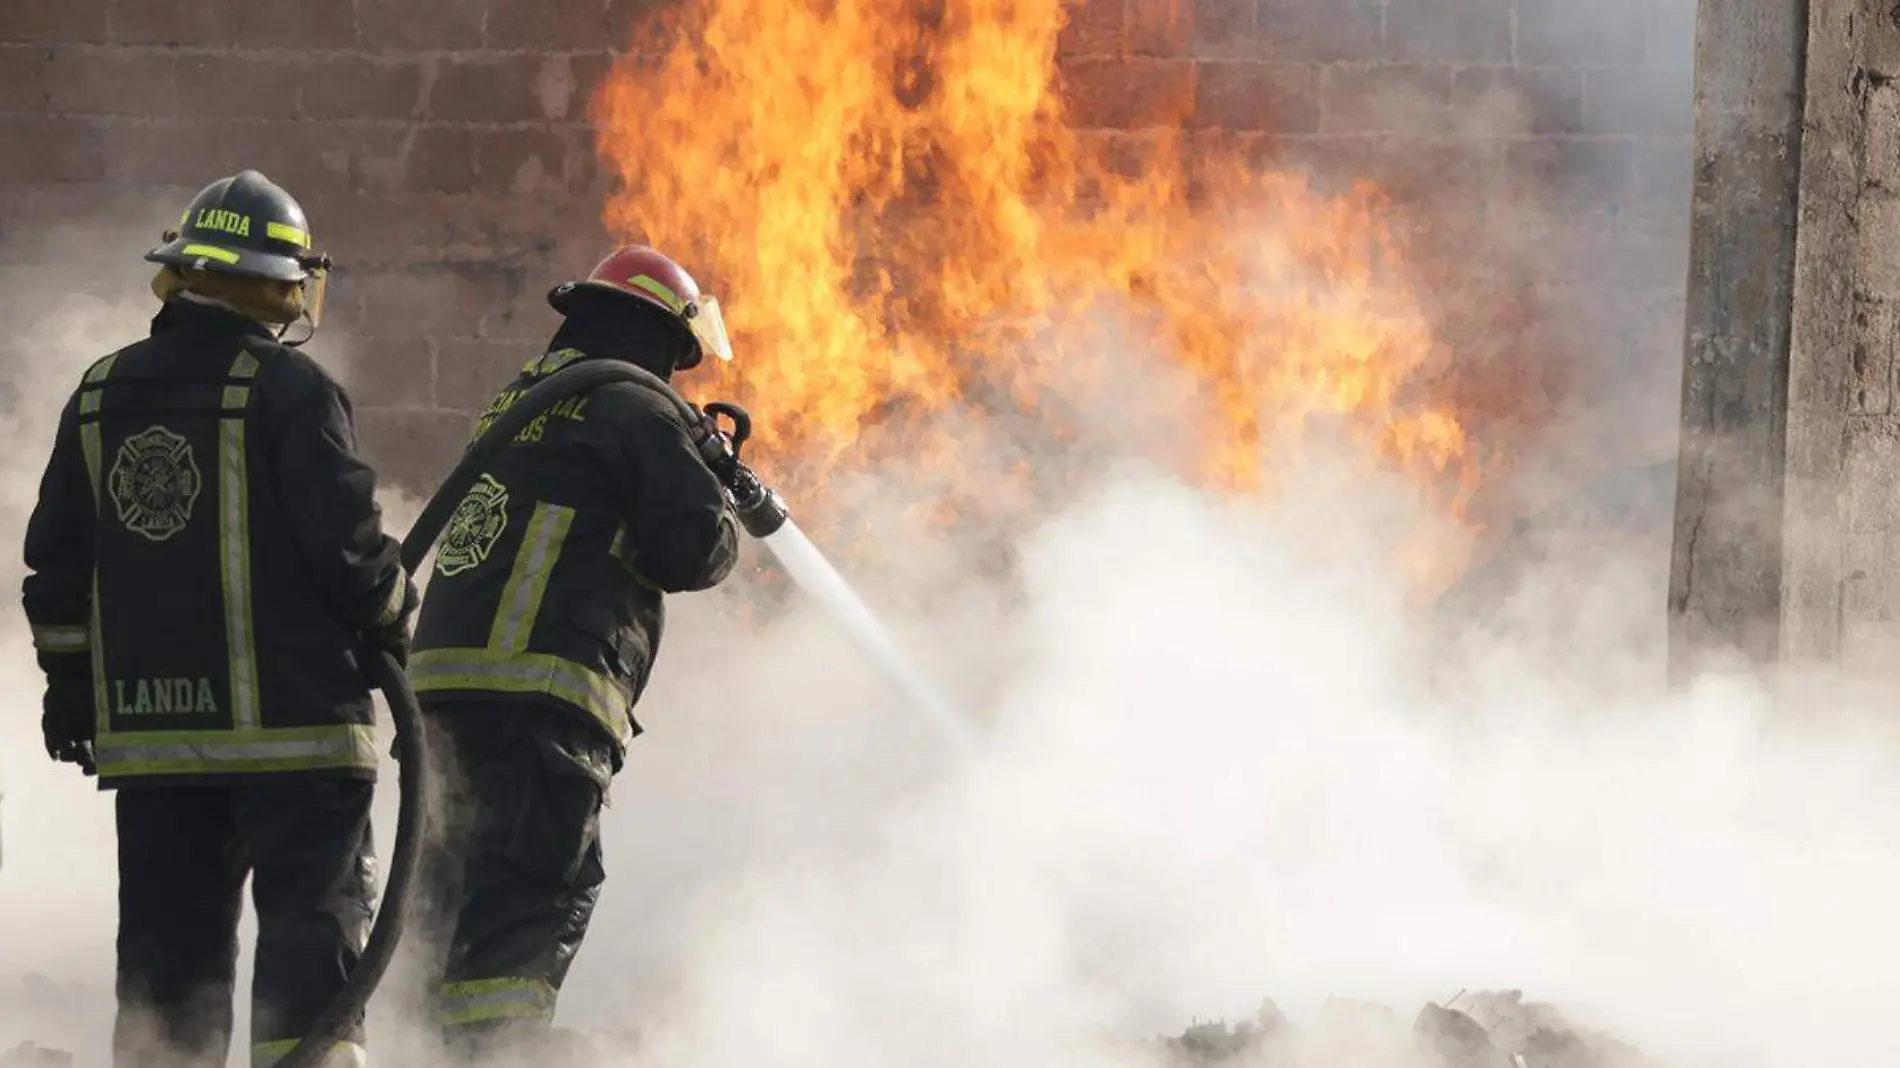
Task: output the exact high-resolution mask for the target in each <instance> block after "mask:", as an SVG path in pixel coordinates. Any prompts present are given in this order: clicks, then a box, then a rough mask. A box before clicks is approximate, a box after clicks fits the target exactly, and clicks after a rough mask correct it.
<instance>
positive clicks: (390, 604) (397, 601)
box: [376, 566, 409, 627]
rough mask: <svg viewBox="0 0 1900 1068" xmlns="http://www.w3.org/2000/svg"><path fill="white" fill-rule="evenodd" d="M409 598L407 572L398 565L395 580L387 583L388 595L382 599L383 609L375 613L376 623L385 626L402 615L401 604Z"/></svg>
mask: <svg viewBox="0 0 1900 1068" xmlns="http://www.w3.org/2000/svg"><path fill="white" fill-rule="evenodd" d="M408 599H409V572H408V571H406V570H404V569H403V568H402V567H400V566H398V567H397V568H396V581H394V582H392V583H390V584H389V596H388V597H387V598H385V599H384V600H383V610H382V611H381V612H378V613H376V625H377V626H378V627H387V626H389V625H390V624H391V623H394V622H395V621H396V619H397V617H399V616H401V615H402V605H403V602H404V601H407V600H408Z"/></svg>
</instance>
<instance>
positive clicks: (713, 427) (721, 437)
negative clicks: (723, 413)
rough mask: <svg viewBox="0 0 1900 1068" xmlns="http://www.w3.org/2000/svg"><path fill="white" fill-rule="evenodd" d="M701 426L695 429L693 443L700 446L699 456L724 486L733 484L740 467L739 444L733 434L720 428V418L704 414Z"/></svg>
mask: <svg viewBox="0 0 1900 1068" xmlns="http://www.w3.org/2000/svg"><path fill="white" fill-rule="evenodd" d="M699 418H700V423H699V426H697V427H695V428H694V429H693V444H695V445H697V446H699V458H700V460H702V461H704V462H705V464H706V469H707V470H709V471H711V472H712V473H713V476H714V477H715V478H717V479H719V483H720V485H722V486H726V487H728V488H730V487H731V485H732V479H733V475H734V473H735V472H736V471H737V470H738V469H739V446H738V445H737V444H735V443H734V442H733V440H732V435H730V434H728V433H726V432H725V431H724V430H721V429H719V420H718V419H715V418H714V417H712V416H710V415H704V414H702V415H701V416H700V417H699Z"/></svg>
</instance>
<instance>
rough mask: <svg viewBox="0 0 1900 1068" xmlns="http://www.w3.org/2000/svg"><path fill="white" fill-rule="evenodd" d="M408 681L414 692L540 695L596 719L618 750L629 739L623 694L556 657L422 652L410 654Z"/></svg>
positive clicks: (602, 677)
mask: <svg viewBox="0 0 1900 1068" xmlns="http://www.w3.org/2000/svg"><path fill="white" fill-rule="evenodd" d="M409 681H410V682H411V683H412V684H414V686H415V688H416V692H418V693H424V692H438V693H439V692H445V691H455V690H474V691H484V690H485V691H495V692H500V693H539V694H546V695H548V696H550V697H556V698H559V699H560V700H562V701H565V702H567V703H568V704H571V705H573V706H575V707H576V708H579V709H581V710H582V711H584V712H586V713H588V714H589V715H591V716H593V717H594V718H595V719H596V720H599V721H600V724H601V726H603V727H605V728H607V732H608V733H609V734H610V735H612V736H613V738H614V740H615V741H616V742H618V743H619V744H620V745H621V746H622V747H623V748H624V747H625V746H626V745H627V744H628V743H630V742H632V741H633V728H632V726H631V724H630V722H629V720H628V718H627V703H628V702H627V695H626V693H625V692H623V691H622V690H621V689H620V687H619V686H617V685H616V684H615V683H614V681H613V680H612V679H610V678H608V677H607V676H606V675H604V674H601V673H600V672H597V671H592V670H589V669H588V668H586V667H583V666H581V665H580V664H576V663H574V662H573V661H571V660H563V659H561V658H560V657H558V656H550V655H548V654H546V653H505V652H501V651H499V650H492V649H425V650H422V651H420V652H417V653H415V654H413V655H411V656H410V658H409Z"/></svg>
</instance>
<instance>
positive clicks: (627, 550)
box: [409, 347, 738, 767]
mask: <svg viewBox="0 0 1900 1068" xmlns="http://www.w3.org/2000/svg"><path fill="white" fill-rule="evenodd" d="M590 358H595V359H607V358H611V357H605V356H590V355H589V354H588V353H586V352H583V351H581V350H580V349H578V348H572V347H562V348H556V349H554V350H553V351H550V352H548V353H546V354H544V355H541V356H539V357H537V358H535V359H533V360H531V361H529V362H528V364H527V366H526V367H524V368H523V370H522V373H521V375H520V376H519V377H517V378H516V379H515V381H514V382H513V383H512V384H510V385H509V386H508V387H507V388H506V389H504V390H503V391H502V392H501V393H500V395H498V396H497V397H496V398H495V399H494V400H493V401H492V402H491V403H490V404H489V405H488V407H487V409H486V411H485V412H484V413H483V415H482V417H481V419H480V420H479V421H478V422H477V424H476V429H475V436H476V437H479V436H480V435H481V434H482V433H483V432H484V431H485V430H486V429H487V427H488V426H489V424H490V423H492V422H493V421H494V420H495V419H496V418H497V417H498V416H499V415H500V414H501V413H502V412H504V411H506V410H507V409H508V408H509V407H510V406H511V405H513V404H514V403H515V402H516V401H517V400H519V399H520V397H521V396H522V395H523V394H524V393H526V392H527V391H528V390H529V389H530V388H532V387H533V386H534V385H535V384H536V383H537V382H538V381H539V380H540V379H542V378H543V377H545V376H547V375H549V374H552V373H554V372H555V371H557V370H559V369H560V368H562V367H565V366H567V365H569V364H572V363H574V362H576V361H579V360H583V359H590ZM695 429H696V428H691V427H688V426H687V425H686V424H685V422H684V420H683V418H682V416H681V414H680V413H679V411H678V409H677V408H676V407H675V405H674V404H673V402H672V401H671V400H670V399H668V398H665V397H663V396H661V395H660V394H659V393H657V392H655V391H653V390H651V389H648V388H646V387H643V386H639V385H636V384H633V383H610V384H608V385H605V386H600V387H597V388H595V389H593V390H590V391H588V392H586V393H583V394H580V395H578V396H575V397H573V398H570V399H568V400H564V401H560V402H557V403H556V404H555V405H553V406H552V407H551V408H550V410H548V411H547V412H544V413H542V414H541V415H540V416H537V417H536V418H535V419H534V420H532V421H531V422H529V423H528V424H527V425H526V426H525V427H524V428H523V429H522V430H521V431H520V432H519V433H517V434H516V435H515V437H514V439H513V440H512V441H511V442H510V443H509V445H508V446H507V447H506V448H504V449H503V450H502V451H501V452H500V453H499V454H498V455H497V457H496V459H495V460H494V462H493V463H492V464H491V465H490V466H489V467H488V468H487V470H485V471H484V472H483V473H482V474H481V475H480V477H479V478H478V479H477V481H476V483H475V485H474V486H473V487H472V488H471V489H470V490H469V491H468V493H467V494H466V495H465V496H464V497H463V499H462V501H461V502H460V504H458V506H457V507H456V509H455V512H454V514H453V516H452V517H451V519H450V521H449V525H448V529H447V530H446V531H444V533H443V535H442V539H441V540H440V541H439V542H438V543H437V545H436V561H435V570H434V572H433V574H432V575H431V576H430V579H429V584H428V589H427V591H426V592H425V593H424V595H423V599H422V608H421V612H420V615H419V616H418V618H417V621H416V636H415V643H414V651H413V652H412V653H411V656H410V660H409V675H410V679H411V680H412V681H413V682H414V683H415V687H416V692H417V693H418V695H420V697H421V699H422V701H423V704H424V706H425V707H429V706H434V707H447V706H453V707H456V708H466V707H469V706H470V702H475V703H479V702H482V701H491V702H492V701H508V702H524V701H525V702H529V703H537V704H543V705H547V706H550V707H553V708H557V709H561V710H564V711H566V712H569V713H572V714H574V715H577V716H579V717H581V719H582V720H583V721H584V722H587V723H590V724H592V725H594V726H595V727H597V728H599V729H600V730H601V731H602V732H604V733H605V735H606V736H607V737H608V738H610V739H611V740H612V741H613V744H614V754H615V761H614V762H615V766H616V767H618V766H619V763H620V762H621V761H622V760H623V759H624V757H625V752H626V747H627V744H628V743H629V742H630V741H631V740H632V739H633V738H634V737H635V736H636V735H638V734H639V733H640V730H641V727H640V725H639V723H638V722H637V721H636V720H635V719H634V716H633V706H634V704H635V703H636V702H637V701H638V700H639V699H640V695H641V693H642V691H643V690H644V689H645V688H646V684H647V679H648V676H649V672H650V671H651V669H652V665H653V661H654V657H655V655H656V654H657V653H658V651H659V644H660V636H661V632H662V629H663V627H664V625H665V604H664V600H663V597H664V595H665V594H667V593H679V592H686V591H694V590H703V589H708V588H711V587H712V586H715V585H717V584H718V583H719V582H721V581H723V580H724V579H725V577H726V576H727V574H728V573H730V572H731V570H732V567H733V563H734V561H735V560H736V559H737V553H738V535H737V532H736V526H735V523H734V520H733V516H732V512H731V510H730V506H729V502H728V500H727V497H726V494H725V491H724V489H723V488H722V487H721V486H720V484H719V481H718V479H717V478H716V477H714V475H713V473H712V472H711V471H710V470H709V469H708V468H707V467H706V465H705V463H704V462H703V461H702V460H701V459H700V457H699V451H698V447H697V445H696V444H695V439H694V437H693V433H694V430H695Z"/></svg>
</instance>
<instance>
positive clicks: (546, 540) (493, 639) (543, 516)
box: [488, 502, 574, 653]
mask: <svg viewBox="0 0 1900 1068" xmlns="http://www.w3.org/2000/svg"><path fill="white" fill-rule="evenodd" d="M573 525H574V509H572V508H563V507H561V506H560V505H555V504H548V503H546V502H542V503H539V504H536V505H535V506H534V515H533V517H532V518H530V519H529V520H528V529H527V531H526V532H525V533H524V534H522V536H521V548H520V549H518V550H516V552H515V562H514V568H513V570H512V571H510V573H509V575H508V584H507V585H505V586H503V587H502V591H501V611H499V612H497V613H495V622H494V624H493V625H492V626H491V627H490V628H489V632H488V647H489V648H490V649H498V650H501V651H502V652H507V653H520V652H526V651H527V648H528V635H529V634H530V633H531V632H532V631H533V630H534V621H535V617H537V616H539V615H540V614H541V598H542V597H543V596H545V595H546V594H547V591H548V575H549V573H550V572H552V571H553V570H554V563H555V561H557V560H559V559H560V558H561V546H562V545H563V544H565V543H566V541H567V532H568V530H569V528H571V527H572V526H573Z"/></svg>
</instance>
